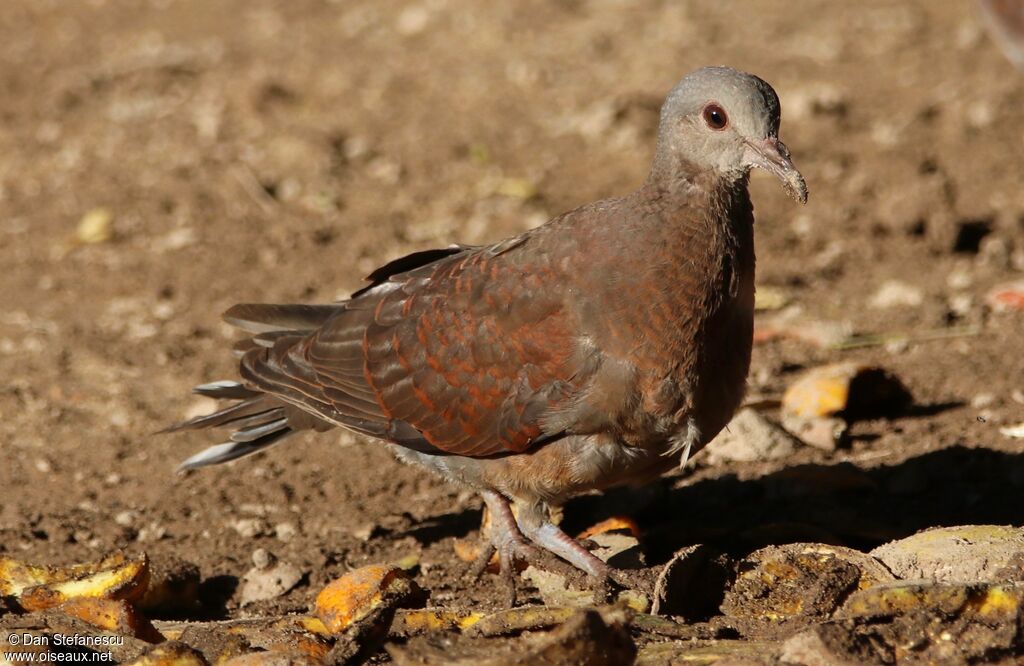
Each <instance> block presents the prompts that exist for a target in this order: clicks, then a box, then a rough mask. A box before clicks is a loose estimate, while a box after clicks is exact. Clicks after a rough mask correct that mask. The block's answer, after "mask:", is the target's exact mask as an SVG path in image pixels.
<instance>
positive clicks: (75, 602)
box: [57, 597, 164, 643]
mask: <svg viewBox="0 0 1024 666" xmlns="http://www.w3.org/2000/svg"><path fill="white" fill-rule="evenodd" d="M57 610H59V611H60V612H62V613H65V614H66V615H70V616H71V617H77V618H78V619H79V620H82V621H83V622H88V623H89V624H91V625H93V626H94V627H99V628H100V629H104V630H106V631H111V632H114V633H117V634H126V635H128V636H134V637H135V638H139V639H142V640H144V641H146V642H147V643H162V642H163V640H164V638H163V636H161V635H160V634H159V633H158V632H157V630H156V629H154V628H153V625H152V624H150V622H149V620H147V619H146V618H145V616H143V615H142V613H140V612H139V611H138V609H136V608H135V606H133V605H132V604H130V603H128V602H127V601H125V600H124V599H97V598H95V597H75V598H72V599H69V600H67V601H65V602H64V603H62V604H61V605H60V606H58V607H57Z"/></svg>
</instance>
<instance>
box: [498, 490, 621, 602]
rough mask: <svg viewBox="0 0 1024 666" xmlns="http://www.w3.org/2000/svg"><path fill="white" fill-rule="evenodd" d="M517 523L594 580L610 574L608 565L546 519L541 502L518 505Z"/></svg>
mask: <svg viewBox="0 0 1024 666" xmlns="http://www.w3.org/2000/svg"><path fill="white" fill-rule="evenodd" d="M517 524H518V525H519V529H520V530H521V531H522V533H523V534H524V535H525V536H526V537H527V538H528V539H530V541H533V542H534V543H535V544H537V545H538V546H540V547H541V548H543V549H544V550H546V551H548V552H549V553H554V554H555V555H557V556H559V557H561V558H562V559H563V560H565V561H567V562H569V563H570V564H572V565H573V566H574V567H576V568H577V569H579V570H581V571H583V572H584V573H586V574H588V575H589V576H591V577H592V578H594V579H596V580H597V581H599V582H602V583H603V582H606V581H607V580H608V579H609V578H610V577H611V576H612V568H611V567H609V566H608V565H607V564H605V563H604V562H603V561H602V560H600V559H599V558H597V557H596V556H595V555H594V554H593V553H591V552H590V551H589V550H587V549H586V548H584V547H583V545H582V544H581V543H580V542H579V541H577V540H576V539H573V538H572V537H571V536H569V535H568V534H566V533H565V532H563V531H562V529H561V528H560V527H558V525H555V524H554V523H552V522H551V521H550V520H548V518H547V516H546V515H545V512H544V509H543V507H541V506H540V505H538V504H533V505H526V506H523V505H520V506H519V519H518V521H517Z"/></svg>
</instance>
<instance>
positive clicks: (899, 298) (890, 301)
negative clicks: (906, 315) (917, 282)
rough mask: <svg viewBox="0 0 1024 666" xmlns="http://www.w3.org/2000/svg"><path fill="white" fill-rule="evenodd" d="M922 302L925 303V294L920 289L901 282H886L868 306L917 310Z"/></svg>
mask: <svg viewBox="0 0 1024 666" xmlns="http://www.w3.org/2000/svg"><path fill="white" fill-rule="evenodd" d="M922 302H924V294H923V293H922V292H921V289H920V288H919V287H915V286H913V285H910V284H907V283H906V282H901V281H899V280H886V281H885V282H883V283H882V285H881V286H880V287H879V288H878V291H876V292H875V294H874V295H873V296H872V297H871V300H869V301H868V304H869V305H870V306H871V307H873V308H878V309H888V308H897V307H906V308H916V307H918V306H920V305H921V303H922Z"/></svg>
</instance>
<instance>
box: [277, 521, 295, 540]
mask: <svg viewBox="0 0 1024 666" xmlns="http://www.w3.org/2000/svg"><path fill="white" fill-rule="evenodd" d="M296 534H298V529H297V528H296V527H295V523H278V524H277V525H275V526H274V536H276V537H277V540H278V541H284V542H285V543H287V542H289V541H291V540H292V539H293V538H295V535H296Z"/></svg>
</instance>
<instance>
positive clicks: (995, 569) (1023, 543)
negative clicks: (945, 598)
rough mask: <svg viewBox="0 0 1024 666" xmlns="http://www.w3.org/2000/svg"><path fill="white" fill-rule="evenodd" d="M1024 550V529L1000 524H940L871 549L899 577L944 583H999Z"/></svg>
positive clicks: (872, 553)
mask: <svg viewBox="0 0 1024 666" xmlns="http://www.w3.org/2000/svg"><path fill="white" fill-rule="evenodd" d="M1020 553H1024V528H1020V527H1003V526H998V525H961V526H957V527H938V528H934V529H930V530H925V531H923V532H918V533H917V534H915V535H913V536H910V537H907V538H906V539H900V540H899V541H893V542H891V543H887V544H885V545H882V546H879V547H878V548H876V549H874V550H873V551H871V555H873V556H874V557H875V558H877V559H878V560H880V561H881V562H882V563H884V564H885V565H886V566H887V567H889V569H890V570H891V571H892V572H893V573H894V574H895V575H896V576H897V577H899V578H906V579H911V578H915V579H916V578H922V579H928V580H935V581H940V582H944V583H972V582H981V581H984V582H996V581H999V580H1000V579H999V578H997V574H998V573H999V572H1000V571H1001V570H1002V569H1004V568H1005V567H1007V566H1008V565H1009V564H1010V562H1011V560H1013V558H1014V557H1015V556H1017V555H1019V554H1020Z"/></svg>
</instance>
